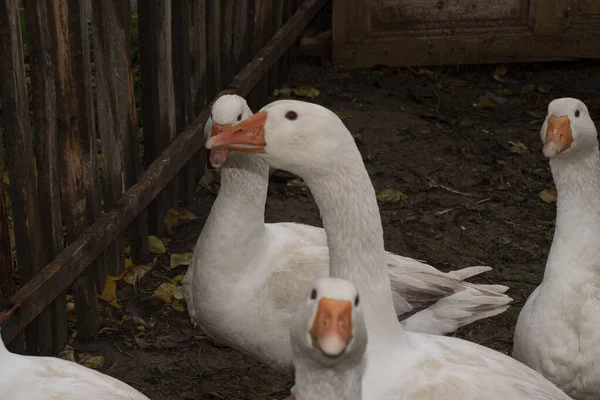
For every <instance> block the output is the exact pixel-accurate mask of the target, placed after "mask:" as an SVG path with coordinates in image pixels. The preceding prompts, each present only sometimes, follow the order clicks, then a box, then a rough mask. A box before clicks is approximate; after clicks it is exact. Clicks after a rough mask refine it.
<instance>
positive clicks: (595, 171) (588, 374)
mask: <svg viewBox="0 0 600 400" xmlns="http://www.w3.org/2000/svg"><path fill="white" fill-rule="evenodd" d="M541 135H542V141H543V142H544V143H545V146H544V154H545V155H546V156H547V157H549V158H550V166H551V168H552V174H553V177H554V182H555V184H556V188H557V194H558V196H557V215H556V228H555V232H554V238H553V241H552V246H551V248H550V254H549V255H548V260H547V263H546V270H545V273H544V279H543V280H542V283H541V284H540V285H539V286H538V287H537V288H536V289H535V290H534V292H533V293H532V294H531V296H529V298H528V299H527V302H526V303H525V306H524V307H523V309H522V310H521V313H520V314H519V319H518V321H517V326H516V328H515V337H514V357H515V358H516V359H517V360H519V361H521V362H523V363H525V364H527V365H529V366H530V367H532V368H534V369H535V370H537V371H539V372H540V373H542V374H543V375H544V376H545V377H546V378H548V379H549V380H551V381H552V382H554V383H555V384H556V385H557V386H558V387H560V388H561V389H562V390H563V391H565V392H566V393H567V394H569V395H570V396H571V397H573V398H574V399H578V400H592V399H599V398H600V332H599V331H598V327H600V154H599V150H598V139H597V133H596V128H595V126H594V123H593V122H592V120H591V118H590V116H589V112H588V110H587V107H586V106H585V104H584V103H583V102H581V101H579V100H576V99H570V98H566V99H557V100H554V101H552V102H551V103H550V105H549V106H548V116H547V117H546V121H545V123H544V125H543V127H542V130H541Z"/></svg>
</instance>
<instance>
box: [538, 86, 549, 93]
mask: <svg viewBox="0 0 600 400" xmlns="http://www.w3.org/2000/svg"><path fill="white" fill-rule="evenodd" d="M537 90H538V92H540V93H550V86H548V85H538V87H537Z"/></svg>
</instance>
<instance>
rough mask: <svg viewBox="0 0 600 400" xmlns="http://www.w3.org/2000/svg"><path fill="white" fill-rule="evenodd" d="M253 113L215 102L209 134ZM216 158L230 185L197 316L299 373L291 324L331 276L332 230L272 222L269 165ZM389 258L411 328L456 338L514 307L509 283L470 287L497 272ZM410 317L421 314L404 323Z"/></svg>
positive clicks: (233, 99) (242, 105)
mask: <svg viewBox="0 0 600 400" xmlns="http://www.w3.org/2000/svg"><path fill="white" fill-rule="evenodd" d="M250 116H252V111H251V110H250V108H249V107H248V104H247V103H246V101H245V100H244V99H243V98H242V97H240V96H237V95H225V96H221V97H220V98H219V99H217V100H216V102H215V103H214V105H213V106H212V109H211V118H210V119H209V120H208V122H207V124H206V126H205V130H204V134H205V137H206V138H207V139H208V137H210V136H211V135H217V134H219V132H221V131H222V130H223V129H224V128H225V127H227V126H230V125H232V124H235V123H237V122H239V121H241V120H245V119H247V118H249V117H250ZM210 160H211V163H212V164H213V165H215V166H221V167H222V169H221V187H220V190H219V195H218V196H217V199H216V200H215V202H214V204H213V207H212V209H211V211H210V215H209V216H208V219H207V221H206V223H205V225H204V228H203V230H202V233H201V235H200V237H199V238H198V242H197V244H196V247H195V249H194V257H193V260H192V263H191V265H190V268H189V269H188V271H187V273H186V275H185V278H184V280H183V291H184V297H185V300H186V302H187V305H188V311H189V314H190V317H191V319H192V322H193V323H194V324H197V325H200V326H201V327H202V329H203V330H204V331H205V332H206V334H207V335H209V336H210V337H212V338H213V339H214V340H216V341H218V342H221V343H223V344H226V345H228V346H230V347H233V348H236V349H238V350H240V351H243V352H246V353H249V354H251V355H252V356H254V357H255V358H258V359H259V360H261V361H263V362H265V363H268V364H271V365H277V366H282V367H286V368H291V367H292V354H291V351H290V346H289V339H288V334H287V330H288V323H289V319H290V318H291V313H292V311H293V309H294V307H295V305H296V304H298V303H299V302H300V301H301V300H302V297H303V295H304V293H305V291H306V289H307V288H308V287H309V286H310V284H311V281H312V280H314V279H315V278H318V277H321V276H326V275H328V267H329V249H328V247H327V238H326V235H325V231H324V230H323V229H322V228H317V227H314V226H310V225H305V224H298V223H272V224H265V221H264V209H265V203H266V199H267V188H268V180H269V176H268V170H269V166H268V164H267V163H266V162H264V161H263V160H262V159H261V158H260V157H259V156H256V155H253V154H248V153H240V152H233V153H229V152H228V151H227V150H217V149H215V150H212V151H211V152H210ZM384 257H385V260H386V262H387V264H388V266H389V268H388V269H387V272H388V274H389V276H390V280H391V287H392V296H393V300H394V306H395V311H396V314H397V315H398V317H399V318H400V319H401V320H402V324H403V326H404V327H405V328H406V329H407V330H411V331H418V332H427V333H433V334H445V333H450V332H453V331H454V330H456V329H458V328H459V327H461V326H464V325H466V324H469V323H471V322H473V321H476V320H478V319H481V318H486V317H490V316H493V315H496V314H499V313H501V312H503V311H504V310H506V308H508V304H509V303H510V301H511V299H510V297H508V296H506V295H504V294H502V293H504V292H505V291H506V290H507V287H505V286H501V285H476V284H471V283H468V282H466V281H464V280H465V279H467V278H469V277H471V276H473V275H477V274H479V273H482V272H485V271H489V270H490V269H491V268H489V267H469V268H464V269H461V270H457V271H452V272H449V273H444V272H441V271H438V270H437V269H435V268H434V267H432V266H430V265H427V264H424V263H422V262H419V261H417V260H414V259H411V258H407V257H402V256H399V255H396V254H392V253H386V254H385V255H384ZM232 293H235V296H232ZM415 312H416V313H415ZM409 313H414V314H412V315H410V317H408V318H406V319H404V318H405V314H409ZM265 326H270V329H268V330H264V329H263V328H264V327H265Z"/></svg>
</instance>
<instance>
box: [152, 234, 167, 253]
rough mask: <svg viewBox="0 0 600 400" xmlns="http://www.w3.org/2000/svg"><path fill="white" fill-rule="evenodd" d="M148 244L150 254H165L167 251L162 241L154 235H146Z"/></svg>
mask: <svg viewBox="0 0 600 400" xmlns="http://www.w3.org/2000/svg"><path fill="white" fill-rule="evenodd" d="M148 244H149V246H150V253H152V254H165V253H166V252H167V249H166V248H165V245H164V244H163V242H161V240H160V239H159V238H157V237H156V236H148Z"/></svg>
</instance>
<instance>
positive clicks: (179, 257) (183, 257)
mask: <svg viewBox="0 0 600 400" xmlns="http://www.w3.org/2000/svg"><path fill="white" fill-rule="evenodd" d="M192 256H193V253H191V252H189V251H188V252H185V253H179V254H171V269H173V268H176V267H178V266H180V265H190V262H191V261H192Z"/></svg>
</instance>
